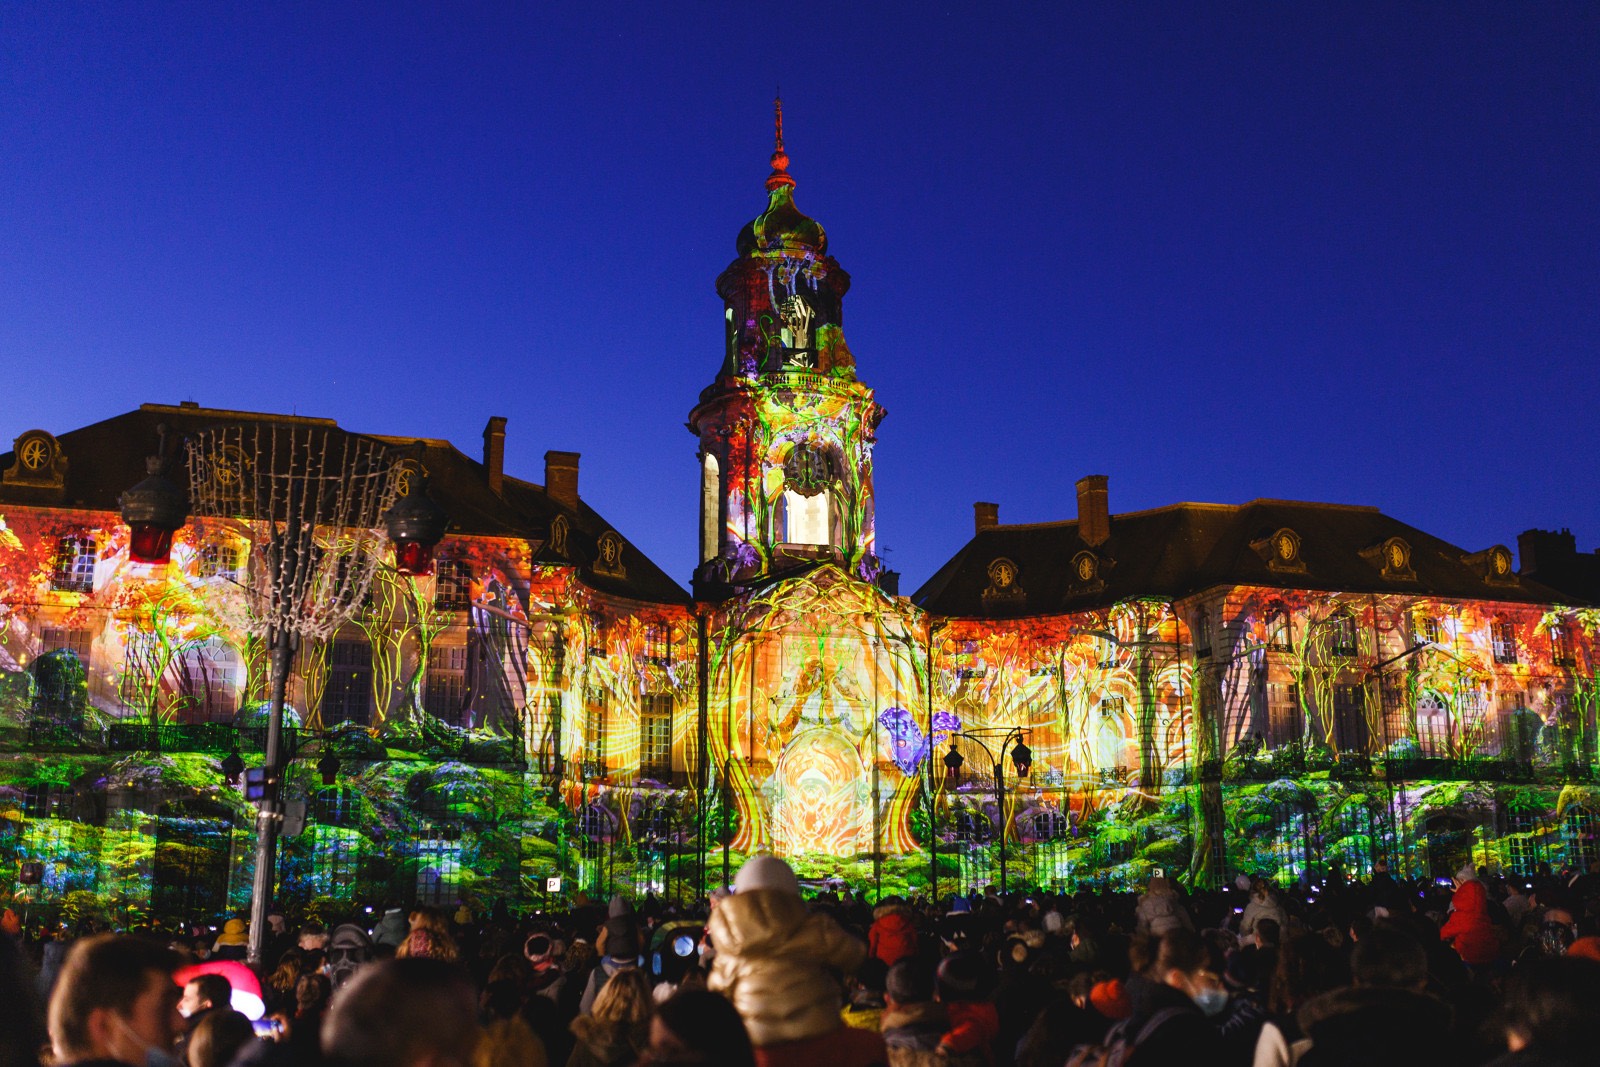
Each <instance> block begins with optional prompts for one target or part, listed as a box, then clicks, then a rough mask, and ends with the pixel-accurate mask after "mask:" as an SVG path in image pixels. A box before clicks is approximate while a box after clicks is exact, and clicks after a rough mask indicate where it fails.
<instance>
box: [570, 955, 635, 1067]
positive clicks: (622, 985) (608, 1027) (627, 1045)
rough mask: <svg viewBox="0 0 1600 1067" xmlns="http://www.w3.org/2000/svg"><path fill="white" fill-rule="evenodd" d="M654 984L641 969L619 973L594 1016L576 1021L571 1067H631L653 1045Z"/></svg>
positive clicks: (601, 995) (598, 1001)
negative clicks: (652, 996)
mask: <svg viewBox="0 0 1600 1067" xmlns="http://www.w3.org/2000/svg"><path fill="white" fill-rule="evenodd" d="M652 1006H653V1005H652V1002H651V999H650V983H649V982H648V981H646V979H645V976H644V972H643V971H641V970H639V969H638V968H632V969H629V970H626V971H618V972H617V973H616V974H614V975H612V976H611V980H610V981H608V982H607V983H606V984H605V986H604V987H603V988H602V989H601V990H600V993H599V995H598V996H596V997H595V999H594V1013H593V1014H592V1015H580V1016H578V1017H577V1018H576V1019H574V1020H573V1021H572V1032H573V1033H574V1034H576V1035H577V1037H578V1043H577V1046H576V1047H574V1048H573V1050H572V1057H571V1058H570V1059H568V1060H567V1067H616V1065H620V1064H631V1063H633V1062H635V1061H636V1060H638V1058H639V1057H640V1056H641V1055H643V1053H644V1051H645V1049H646V1048H648V1047H649V1044H650V1010H651V1007H652Z"/></svg>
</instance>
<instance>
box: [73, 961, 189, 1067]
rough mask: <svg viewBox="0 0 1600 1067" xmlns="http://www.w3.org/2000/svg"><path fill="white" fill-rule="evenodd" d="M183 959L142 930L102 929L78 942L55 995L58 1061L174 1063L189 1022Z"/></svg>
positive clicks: (135, 1065) (141, 1066)
mask: <svg viewBox="0 0 1600 1067" xmlns="http://www.w3.org/2000/svg"><path fill="white" fill-rule="evenodd" d="M177 965H178V958H177V957H176V956H175V955H174V954H173V953H172V952H171V951H170V950H168V949H166V948H164V947H161V946H158V945H155V944H152V943H150V942H147V941H142V940H139V939H137V938H132V937H121V936H118V935H115V934H100V935H96V936H94V937H89V938H85V939H83V940H82V941H79V942H78V943H77V944H75V945H74V946H73V947H72V951H71V952H69V953H68V954H67V959H66V962H64V963H63V964H62V966H61V974H60V976H59V977H58V978H57V979H56V988H55V992H54V994H53V995H52V996H51V998H50V1042H51V1044H52V1046H53V1047H54V1050H55V1057H56V1063H57V1064H58V1065H61V1067H65V1065H69V1064H80V1063H88V1062H90V1061H100V1062H102V1063H104V1062H107V1061H109V1062H112V1063H124V1064H130V1065H132V1067H173V1065H175V1064H176V1063H177V1060H176V1058H175V1057H174V1056H173V1054H172V1048H173V1043H174V1041H175V1040H176V1039H177V1036H178V1030H179V1027H180V1026H181V1024H182V1022H183V1017H182V1016H180V1015H179V1014H178V998H179V990H178V987H177V985H176V984H175V983H174V982H173V981H172V972H173V971H174V970H176V969H177Z"/></svg>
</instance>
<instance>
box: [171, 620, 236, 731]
mask: <svg viewBox="0 0 1600 1067" xmlns="http://www.w3.org/2000/svg"><path fill="white" fill-rule="evenodd" d="M173 667H174V668H175V673H176V674H177V675H178V677H177V685H178V690H179V692H178V693H177V694H176V698H175V703H176V704H177V705H178V707H179V709H180V710H179V718H181V719H182V720H183V721H185V722H227V721H229V720H231V719H232V718H233V713H234V711H235V710H236V704H237V703H238V684H239V682H238V677H239V667H240V664H239V654H238V652H236V651H234V648H233V646H232V645H230V644H228V643H227V642H226V641H223V640H221V639H220V638H216V637H212V638H208V639H207V640H205V641H203V642H201V643H199V644H197V645H193V646H191V647H189V648H186V649H184V650H183V651H182V652H180V653H179V654H178V656H177V661H176V662H175V663H174V664H173Z"/></svg>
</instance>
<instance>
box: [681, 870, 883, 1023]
mask: <svg viewBox="0 0 1600 1067" xmlns="http://www.w3.org/2000/svg"><path fill="white" fill-rule="evenodd" d="M706 930H707V932H708V933H709V934H710V935H711V940H712V943H713V944H715V945H716V946H717V958H716V960H715V962H713V963H712V965H711V977H710V980H709V981H708V982H707V985H709V986H710V987H711V989H712V990H714V991H716V992H719V993H722V994H724V995H725V996H726V997H727V998H728V999H729V1000H731V1001H732V1002H733V1006H734V1007H735V1008H737V1009H739V1014H740V1016H742V1017H743V1018H744V1023H745V1027H746V1029H748V1030H749V1031H750V1041H751V1043H752V1044H753V1045H755V1046H756V1047H757V1048H760V1047H762V1046H765V1045H776V1044H781V1043H783V1042H789V1041H802V1040H805V1039H807V1038H813V1037H818V1036H821V1035H823V1034H827V1033H830V1032H832V1031H834V1030H838V1029H842V1023H841V1022H840V1019H839V1008H840V1003H839V984H838V982H837V981H835V980H834V978H833V977H832V976H831V975H830V974H829V973H828V972H829V970H830V969H831V970H836V971H842V972H846V973H848V972H851V971H854V970H855V969H856V968H857V967H859V966H860V965H861V961H862V960H863V959H864V958H865V957H866V946H865V945H863V944H862V943H861V942H860V941H858V940H856V939H855V938H854V937H851V936H850V935H849V934H847V933H845V931H844V930H843V929H841V928H840V926H839V924H838V923H836V922H834V921H833V919H831V918H829V917H828V916H826V915H822V914H820V913H818V914H814V913H812V912H811V911H810V910H808V909H807V908H806V905H805V901H803V900H801V899H800V898H799V897H798V896H795V895H794V894H792V893H787V892H784V891H782V890H777V889H756V890H751V891H749V892H743V893H738V894H735V895H734V896H731V897H729V898H728V899H727V900H724V901H723V902H722V903H721V904H718V905H717V908H716V910H715V911H713V912H712V913H711V920H710V922H709V923H707V925H706Z"/></svg>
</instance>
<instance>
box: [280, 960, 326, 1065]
mask: <svg viewBox="0 0 1600 1067" xmlns="http://www.w3.org/2000/svg"><path fill="white" fill-rule="evenodd" d="M332 999H333V982H332V980H331V979H329V978H328V976H327V975H325V974H321V973H319V972H316V971H313V972H311V973H309V974H302V975H301V976H300V977H299V978H298V979H296V980H295V983H294V1014H292V1015H291V1016H289V1019H288V1030H289V1046H290V1048H291V1049H292V1050H293V1052H294V1057H293V1058H294V1059H295V1061H296V1062H300V1063H315V1062H317V1060H318V1059H320V1058H321V1053H322V1020H323V1018H324V1016H326V1015H327V1013H328V1002H329V1001H330V1000H332Z"/></svg>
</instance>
